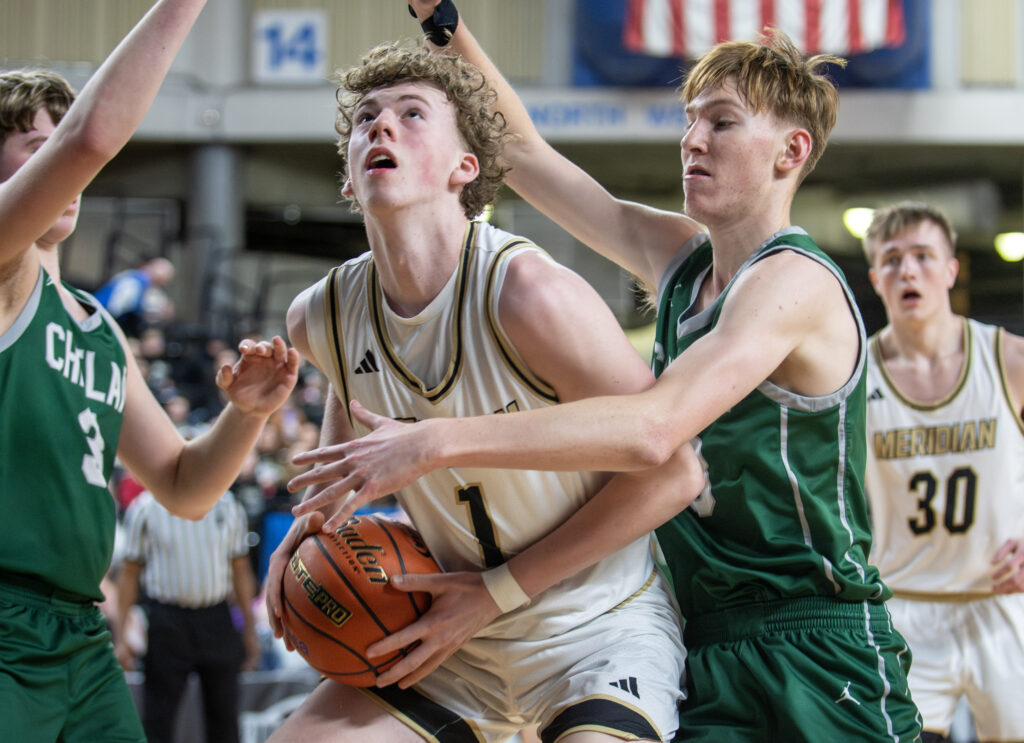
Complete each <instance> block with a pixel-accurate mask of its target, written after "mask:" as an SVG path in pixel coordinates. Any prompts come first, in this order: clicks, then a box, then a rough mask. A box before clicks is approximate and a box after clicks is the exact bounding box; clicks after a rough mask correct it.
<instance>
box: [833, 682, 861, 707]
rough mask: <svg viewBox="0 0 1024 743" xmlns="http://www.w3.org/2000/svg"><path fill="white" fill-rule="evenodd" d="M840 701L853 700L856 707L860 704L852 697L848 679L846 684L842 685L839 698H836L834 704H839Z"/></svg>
mask: <svg viewBox="0 0 1024 743" xmlns="http://www.w3.org/2000/svg"><path fill="white" fill-rule="evenodd" d="M840 702H853V703H854V704H856V705H857V706H858V707H859V706H860V702H858V701H857V700H856V699H854V698H853V694H851V693H850V682H849V681H847V682H846V686H844V687H843V693H842V694H840V695H839V698H838V699H837V700H836V704H839V703H840Z"/></svg>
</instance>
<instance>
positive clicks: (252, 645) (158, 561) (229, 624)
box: [116, 492, 259, 743]
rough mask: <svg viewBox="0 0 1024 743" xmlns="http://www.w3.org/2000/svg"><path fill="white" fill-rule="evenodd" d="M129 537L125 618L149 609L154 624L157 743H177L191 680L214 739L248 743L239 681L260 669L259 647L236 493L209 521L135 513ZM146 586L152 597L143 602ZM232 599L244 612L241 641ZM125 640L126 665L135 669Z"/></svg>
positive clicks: (141, 501) (152, 508) (138, 505)
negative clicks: (241, 728)
mask: <svg viewBox="0 0 1024 743" xmlns="http://www.w3.org/2000/svg"><path fill="white" fill-rule="evenodd" d="M125 527H126V531H127V534H128V540H127V547H126V549H125V553H124V560H123V562H122V566H121V578H120V584H119V585H120V591H119V598H118V609H119V616H120V617H121V618H122V620H123V618H124V617H127V615H128V611H129V609H131V607H132V606H133V605H134V604H135V603H140V604H141V606H142V607H143V609H144V611H145V613H146V617H147V619H148V632H147V638H148V639H147V650H146V655H145V659H144V664H143V668H144V671H145V683H144V692H143V711H142V712H143V714H142V720H143V726H144V727H145V730H146V736H147V737H148V738H149V741H150V743H163V742H164V741H167V742H168V743H170V741H171V739H172V737H173V734H174V727H175V726H174V723H175V717H176V714H177V709H178V705H179V702H180V701H181V698H182V695H183V693H184V691H185V684H186V682H187V681H188V675H189V673H190V672H193V671H194V672H195V673H196V674H197V675H198V676H199V681H200V687H201V689H202V697H203V711H204V717H205V722H206V739H207V740H209V741H217V743H237V741H238V712H239V708H238V707H239V705H238V697H239V692H238V673H239V671H240V670H241V669H242V668H253V667H255V664H256V662H257V660H258V659H259V643H258V641H257V638H256V628H255V625H254V624H253V617H252V600H253V594H254V583H255V581H254V579H253V576H252V568H251V566H250V563H249V557H248V551H249V548H248V544H247V542H246V534H247V533H248V530H249V529H248V520H247V518H246V514H245V510H244V509H243V508H242V506H241V505H240V504H239V503H238V501H236V500H235V497H234V496H233V495H232V494H231V493H230V492H229V493H226V494H225V495H224V496H223V497H222V498H221V499H220V501H219V502H218V503H217V505H216V506H214V507H213V509H212V510H211V511H210V512H209V513H208V514H207V515H206V516H205V517H204V518H203V519H202V520H201V521H188V520H185V519H181V518H178V517H177V516H172V515H171V514H170V513H169V512H168V511H167V510H166V509H165V508H164V507H163V506H162V505H160V504H159V503H158V502H157V500H156V499H155V498H153V496H152V495H150V494H149V493H148V492H144V493H142V494H141V495H139V496H138V497H137V498H136V499H135V500H134V501H132V503H131V505H130V506H129V507H128V510H127V511H126V512H125ZM140 579H141V589H142V593H141V595H140V590H139V589H140ZM229 595H230V596H231V598H232V601H233V602H234V603H236V605H237V606H238V607H239V609H240V610H241V614H242V617H243V619H244V624H245V627H244V630H243V633H242V635H241V636H240V635H239V633H238V631H237V630H236V628H235V625H234V623H233V621H232V617H231V608H230V606H229V603H228V597H229ZM124 635H125V633H124V632H119V633H118V642H117V649H116V650H117V656H118V658H119V659H120V660H121V663H122V665H124V666H125V668H130V667H131V666H132V665H133V664H134V658H133V657H132V653H131V649H130V647H129V645H128V643H127V642H126V638H125V636H124Z"/></svg>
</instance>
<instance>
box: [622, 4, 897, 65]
mask: <svg viewBox="0 0 1024 743" xmlns="http://www.w3.org/2000/svg"><path fill="white" fill-rule="evenodd" d="M625 20H626V22H625V26H624V36H623V42H624V45H625V47H626V49H628V50H629V51H632V52H635V53H639V54H646V55H650V56H655V57H684V58H693V57H697V56H700V55H701V54H703V53H704V52H706V51H708V50H709V49H710V48H711V47H713V46H714V45H715V44H717V43H719V42H722V41H752V40H754V39H756V38H757V37H758V36H759V35H760V34H761V33H762V32H763V31H764V29H766V28H775V29H778V30H780V31H782V32H784V33H785V34H786V35H787V36H789V37H790V38H791V39H792V40H793V42H794V43H795V44H796V45H797V46H798V47H800V49H801V50H802V51H803V52H804V53H805V54H809V55H810V54H818V53H828V54H837V55H841V56H848V55H851V54H861V53H863V52H869V51H872V50H875V49H884V48H889V47H894V46H899V45H900V44H902V43H903V42H904V40H905V39H906V26H905V19H904V14H903V3H902V0H627V7H626V19H625Z"/></svg>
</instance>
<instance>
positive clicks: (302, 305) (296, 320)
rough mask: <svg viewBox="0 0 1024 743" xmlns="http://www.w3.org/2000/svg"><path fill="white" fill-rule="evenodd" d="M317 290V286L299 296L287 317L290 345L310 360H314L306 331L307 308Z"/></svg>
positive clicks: (294, 300)
mask: <svg viewBox="0 0 1024 743" xmlns="http://www.w3.org/2000/svg"><path fill="white" fill-rule="evenodd" d="M315 289H316V284H314V285H313V286H311V287H309V288H307V289H304V290H303V291H301V292H300V293H299V294H297V295H296V297H295V299H293V300H292V303H291V305H289V307H288V313H287V314H286V315H285V325H286V326H287V328H288V341H289V343H291V344H292V346H293V347H294V348H295V350H296V351H298V352H299V353H300V354H301V355H302V357H303V358H305V359H310V360H311V359H312V354H311V352H310V348H309V336H308V334H307V331H306V308H307V306H308V305H309V301H310V298H311V297H312V295H313V292H314V290H315Z"/></svg>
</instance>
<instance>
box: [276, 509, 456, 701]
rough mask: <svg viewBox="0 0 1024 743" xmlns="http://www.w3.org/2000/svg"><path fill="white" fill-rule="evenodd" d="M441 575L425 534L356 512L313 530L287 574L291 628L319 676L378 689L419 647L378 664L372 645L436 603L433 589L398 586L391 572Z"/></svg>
mask: <svg viewBox="0 0 1024 743" xmlns="http://www.w3.org/2000/svg"><path fill="white" fill-rule="evenodd" d="M436 572H440V568H439V567H438V566H437V563H436V562H434V558H433V557H431V556H430V551H429V550H428V549H427V546H426V544H424V542H423V539H422V537H420V535H419V533H418V532H416V530H415V529H412V528H411V527H409V526H407V525H405V524H402V523H399V522H397V521H392V520H391V519H387V518H383V517H381V516H372V515H371V516H357V517H355V518H352V519H350V520H349V521H347V522H346V523H345V524H344V525H343V526H341V527H339V528H338V530H337V531H336V532H334V533H333V534H325V533H323V532H319V533H317V534H311V535H310V536H308V537H306V538H305V539H304V540H303V541H302V543H301V544H300V545H299V548H298V549H297V550H295V553H294V554H293V555H292V558H291V560H290V561H289V565H288V569H287V570H286V571H285V575H284V604H283V607H282V616H281V620H282V623H283V624H284V629H285V632H287V633H288V637H289V639H290V640H291V642H292V644H293V645H294V646H295V648H296V650H298V651H299V653H301V654H302V656H303V657H304V658H305V659H306V662H307V663H309V665H311V666H312V667H313V668H315V669H316V670H318V671H319V672H320V673H322V674H324V675H325V676H328V677H329V678H332V679H334V680H336V681H340V682H341V683H343V684H348V685H350V686H373V684H374V683H376V681H377V675H378V674H380V673H383V672H384V671H385V670H387V669H388V668H389V667H391V666H392V665H394V664H395V663H397V662H398V661H399V660H400V659H401V658H402V657H403V656H404V655H405V654H406V653H408V652H409V650H411V649H412V646H408V647H405V648H402V649H401V650H399V651H397V652H395V653H393V654H392V655H390V656H387V657H383V658H376V659H374V660H373V661H371V660H370V659H368V658H367V657H366V648H367V647H368V646H369V645H372V644H373V643H375V642H376V641H377V640H380V639H382V638H384V637H385V636H387V635H389V634H391V633H393V632H395V631H397V630H400V629H401V628H403V627H405V626H406V625H408V624H411V623H412V622H414V621H415V620H416V619H418V618H419V617H421V616H423V614H424V612H426V610H427V608H428V607H429V606H430V594H428V593H420V592H416V593H408V592H406V591H399V590H398V589H397V588H392V587H391V585H390V584H389V579H390V576H392V575H398V574H400V573H436Z"/></svg>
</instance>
